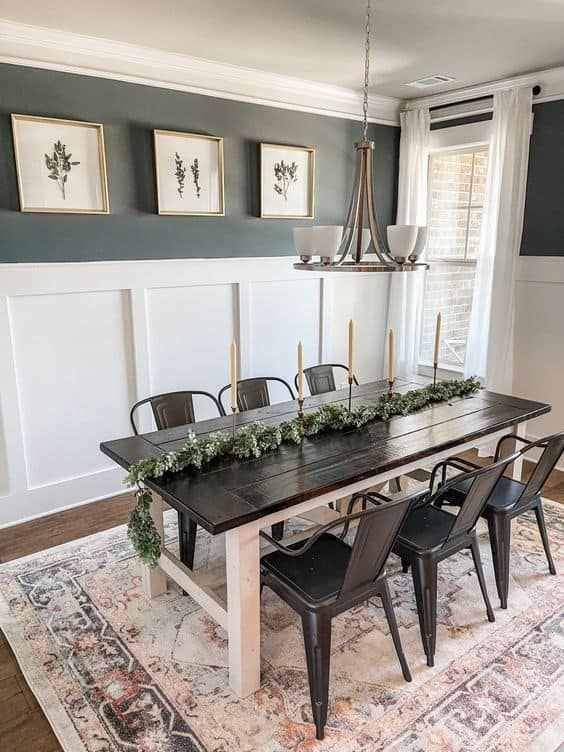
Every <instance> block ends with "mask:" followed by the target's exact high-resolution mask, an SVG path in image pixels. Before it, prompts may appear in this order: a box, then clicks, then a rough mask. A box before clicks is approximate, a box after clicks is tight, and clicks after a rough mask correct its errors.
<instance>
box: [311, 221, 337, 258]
mask: <svg viewBox="0 0 564 752" xmlns="http://www.w3.org/2000/svg"><path fill="white" fill-rule="evenodd" d="M342 240H343V226H342V225H316V226H315V227H314V228H313V245H314V248H315V251H316V253H319V255H320V256H321V261H322V262H323V263H324V264H329V263H331V261H333V259H334V258H335V254H336V253H337V251H338V250H339V248H340V246H341V242H342Z"/></svg>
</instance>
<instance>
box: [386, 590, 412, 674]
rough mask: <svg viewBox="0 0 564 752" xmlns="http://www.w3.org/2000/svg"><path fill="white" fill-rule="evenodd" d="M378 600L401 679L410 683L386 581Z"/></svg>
mask: <svg viewBox="0 0 564 752" xmlns="http://www.w3.org/2000/svg"><path fill="white" fill-rule="evenodd" d="M380 598H381V599H382V605H383V606H384V612H385V614H386V619H387V620H388V626H389V628H390V634H391V636H392V640H393V641H394V647H395V649H396V653H397V656H398V660H399V662H400V666H401V671H402V674H403V678H404V679H405V680H406V681H408V682H410V681H411V672H410V670H409V666H408V665H407V661H406V659H405V655H404V652H403V647H402V644H401V640H400V635H399V631H398V625H397V622H396V615H395V613H394V607H393V605H392V599H391V598H390V590H389V588H388V583H387V581H386V580H384V581H383V587H382V590H381V592H380Z"/></svg>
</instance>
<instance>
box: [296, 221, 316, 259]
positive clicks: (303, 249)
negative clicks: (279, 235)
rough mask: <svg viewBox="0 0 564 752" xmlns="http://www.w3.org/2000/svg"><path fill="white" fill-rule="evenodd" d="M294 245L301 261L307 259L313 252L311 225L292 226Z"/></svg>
mask: <svg viewBox="0 0 564 752" xmlns="http://www.w3.org/2000/svg"><path fill="white" fill-rule="evenodd" d="M294 245H295V246H296V251H297V252H298V255H299V257H300V259H301V260H302V261H305V262H307V261H309V260H310V259H311V257H312V256H313V254H314V253H315V248H314V246H313V227H294Z"/></svg>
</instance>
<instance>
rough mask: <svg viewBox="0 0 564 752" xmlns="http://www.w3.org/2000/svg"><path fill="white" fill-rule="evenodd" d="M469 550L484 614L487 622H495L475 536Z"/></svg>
mask: <svg viewBox="0 0 564 752" xmlns="http://www.w3.org/2000/svg"><path fill="white" fill-rule="evenodd" d="M470 550H471V551H472V558H473V559H474V567H475V568H476V574H477V575H478V582H479V583H480V590H481V591H482V596H483V598H484V603H485V604H486V613H487V615H488V620H489V621H495V615H494V612H493V609H492V604H491V603H490V597H489V595H488V591H487V589H486V580H485V578H484V569H483V567H482V559H481V556H480V546H479V545H478V539H477V538H476V536H475V535H474V536H473V538H472V544H471V546H470Z"/></svg>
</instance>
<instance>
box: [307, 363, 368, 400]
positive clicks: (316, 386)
mask: <svg viewBox="0 0 564 752" xmlns="http://www.w3.org/2000/svg"><path fill="white" fill-rule="evenodd" d="M335 368H341V369H343V370H344V371H346V372H347V374H348V372H349V369H348V368H347V367H346V366H344V365H343V364H342V363H321V364H320V365H318V366H310V367H309V368H304V376H305V380H306V383H307V388H308V389H309V393H310V394H311V395H312V396H313V395H315V394H326V393H327V392H334V391H335V390H336V389H337V387H336V384H335V370H334V369H335ZM353 384H356V385H357V386H358V381H357V380H356V376H354V374H353ZM294 386H295V388H296V391H298V374H296V375H295V377H294Z"/></svg>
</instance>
